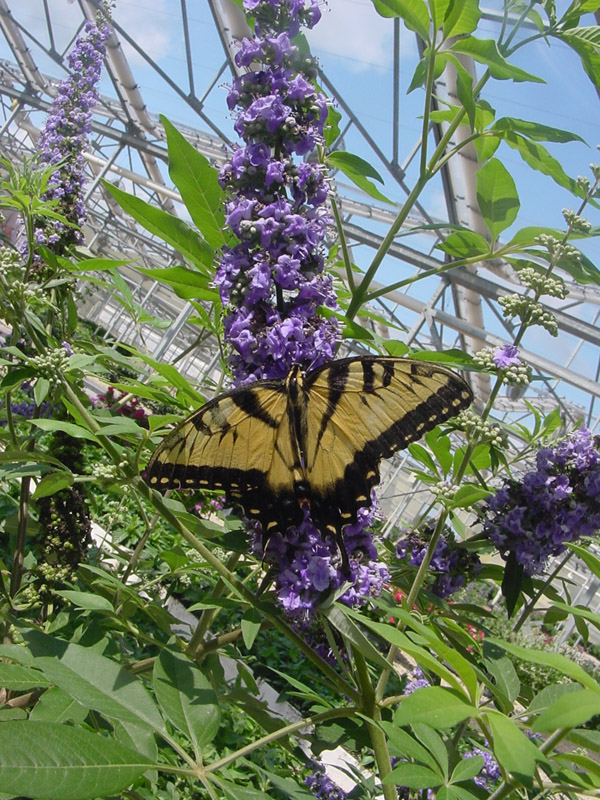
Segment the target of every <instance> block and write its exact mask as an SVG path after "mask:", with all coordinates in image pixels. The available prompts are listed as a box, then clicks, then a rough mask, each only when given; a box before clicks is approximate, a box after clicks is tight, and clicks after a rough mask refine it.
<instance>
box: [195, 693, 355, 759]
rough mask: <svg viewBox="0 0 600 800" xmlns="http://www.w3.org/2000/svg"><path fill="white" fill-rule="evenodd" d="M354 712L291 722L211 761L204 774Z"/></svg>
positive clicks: (336, 711)
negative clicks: (300, 732)
mask: <svg viewBox="0 0 600 800" xmlns="http://www.w3.org/2000/svg"><path fill="white" fill-rule="evenodd" d="M356 711H357V709H356V708H333V709H329V710H328V711H324V712H323V713H322V714H315V715H314V717H307V718H306V719H301V720H299V721H298V722H292V723H291V724H289V725H286V726H285V727H283V728H278V729H277V730H276V731H273V733H269V734H267V735H266V736H263V737H262V738H260V739H257V740H256V741H255V742H252V743H251V744H248V745H246V747H242V748H241V749H240V750H236V752H235V753H230V754H229V755H228V756H225V758H221V759H219V761H213V763H212V764H210V765H209V766H207V767H206V772H207V773H211V772H216V771H217V770H219V769H223V767H227V766H228V765H229V764H232V763H233V762H234V761H237V759H238V758H243V757H244V756H247V755H249V754H250V753H253V752H254V751H255V750H259V749H260V748H261V747H264V745H266V744H270V743H271V742H277V741H279V739H282V738H283V737H285V736H289V735H290V734H293V733H296V732H297V731H303V730H304V731H306V730H307V729H308V728H310V727H313V726H315V725H318V724H319V723H320V722H327V721H328V720H330V719H339V718H341V717H353V716H354V715H355V714H356Z"/></svg>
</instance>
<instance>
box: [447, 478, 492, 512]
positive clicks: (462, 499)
mask: <svg viewBox="0 0 600 800" xmlns="http://www.w3.org/2000/svg"><path fill="white" fill-rule="evenodd" d="M490 494H491V491H490V490H489V489H485V488H484V487H483V486H479V484H475V483H468V484H466V485H463V486H461V487H460V488H459V489H458V490H457V492H456V493H455V494H454V496H453V497H452V498H451V499H450V500H449V501H448V502H447V503H446V508H471V507H472V506H473V505H475V503H478V502H479V501H480V500H485V498H486V497H489V496H490Z"/></svg>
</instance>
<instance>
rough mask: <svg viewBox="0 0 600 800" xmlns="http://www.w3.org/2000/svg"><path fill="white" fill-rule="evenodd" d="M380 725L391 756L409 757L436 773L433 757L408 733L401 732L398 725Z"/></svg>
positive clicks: (436, 766) (387, 723)
mask: <svg viewBox="0 0 600 800" xmlns="http://www.w3.org/2000/svg"><path fill="white" fill-rule="evenodd" d="M380 724H381V727H382V728H383V730H384V731H385V733H386V735H387V737H388V741H389V743H390V745H391V748H390V752H391V754H392V755H396V756H400V757H403V758H406V756H410V757H411V758H414V759H415V761H421V762H422V763H423V764H427V765H428V766H430V767H432V768H433V769H434V770H435V771H436V772H437V771H438V765H437V762H436V760H435V758H434V757H433V755H432V754H431V753H430V752H429V750H427V748H426V747H423V745H422V744H420V743H419V742H417V741H416V739H414V738H413V737H412V736H411V735H410V734H409V733H408V731H405V730H403V729H402V728H400V727H399V726H398V725H394V724H393V723H392V722H382V723H380Z"/></svg>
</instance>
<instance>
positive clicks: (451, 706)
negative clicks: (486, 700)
mask: <svg viewBox="0 0 600 800" xmlns="http://www.w3.org/2000/svg"><path fill="white" fill-rule="evenodd" d="M477 714H478V711H477V709H476V708H475V707H474V706H472V705H470V704H469V703H467V702H466V700H464V699H463V698H462V697H461V696H460V695H459V694H458V693H457V692H455V691H453V690H452V689H446V688H444V687H442V686H425V687H423V688H422V689H417V690H416V691H414V692H413V693H412V694H409V695H408V696H406V697H404V698H403V700H402V702H401V703H400V706H399V707H398V709H397V711H396V713H395V714H394V723H395V724H396V725H412V724H414V723H415V722H423V723H425V725H429V726H430V727H431V728H434V729H436V730H437V729H438V728H451V727H452V726H453V725H457V724H458V723H459V722H462V721H463V720H465V719H469V717H476V716H477Z"/></svg>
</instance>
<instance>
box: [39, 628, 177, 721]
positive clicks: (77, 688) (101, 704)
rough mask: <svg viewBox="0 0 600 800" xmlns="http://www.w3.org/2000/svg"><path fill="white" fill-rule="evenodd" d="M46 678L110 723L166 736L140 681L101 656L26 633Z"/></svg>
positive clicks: (78, 647) (77, 646) (150, 699)
mask: <svg viewBox="0 0 600 800" xmlns="http://www.w3.org/2000/svg"><path fill="white" fill-rule="evenodd" d="M23 638H24V639H25V641H26V642H27V643H28V645H29V647H30V649H31V650H32V652H33V653H34V655H36V661H35V664H36V666H39V667H40V668H41V669H42V671H43V672H44V674H45V675H46V677H48V678H49V679H50V681H52V683H54V684H55V685H56V686H58V687H59V688H61V689H64V691H65V692H68V694H70V695H71V697H73V698H74V699H75V700H77V701H78V702H79V703H81V705H83V706H87V707H88V708H93V709H94V710H96V711H98V712H100V713H101V714H104V715H105V716H106V717H108V718H109V719H118V720H122V721H131V722H133V723H136V724H139V725H142V724H145V725H146V726H150V727H151V728H152V729H153V730H155V731H158V732H159V733H163V732H164V731H165V725H164V722H163V720H162V717H161V716H160V714H159V712H158V709H157V707H156V705H155V704H154V701H153V700H152V698H151V697H150V695H149V694H148V692H147V691H146V689H145V688H144V685H143V684H142V683H141V681H140V680H139V679H137V678H135V677H134V676H133V675H132V674H131V673H130V672H128V671H127V670H126V669H124V668H123V667H121V666H120V665H119V664H117V663H116V662H114V661H111V660H110V659H108V658H105V657H104V656H101V655H100V654H99V653H97V652H95V651H94V650H91V649H89V648H86V647H82V646H81V645H77V644H68V643H67V642H63V641H61V640H60V639H54V638H53V637H52V636H48V635H47V634H43V633H41V632H40V631H34V630H28V631H24V632H23Z"/></svg>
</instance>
